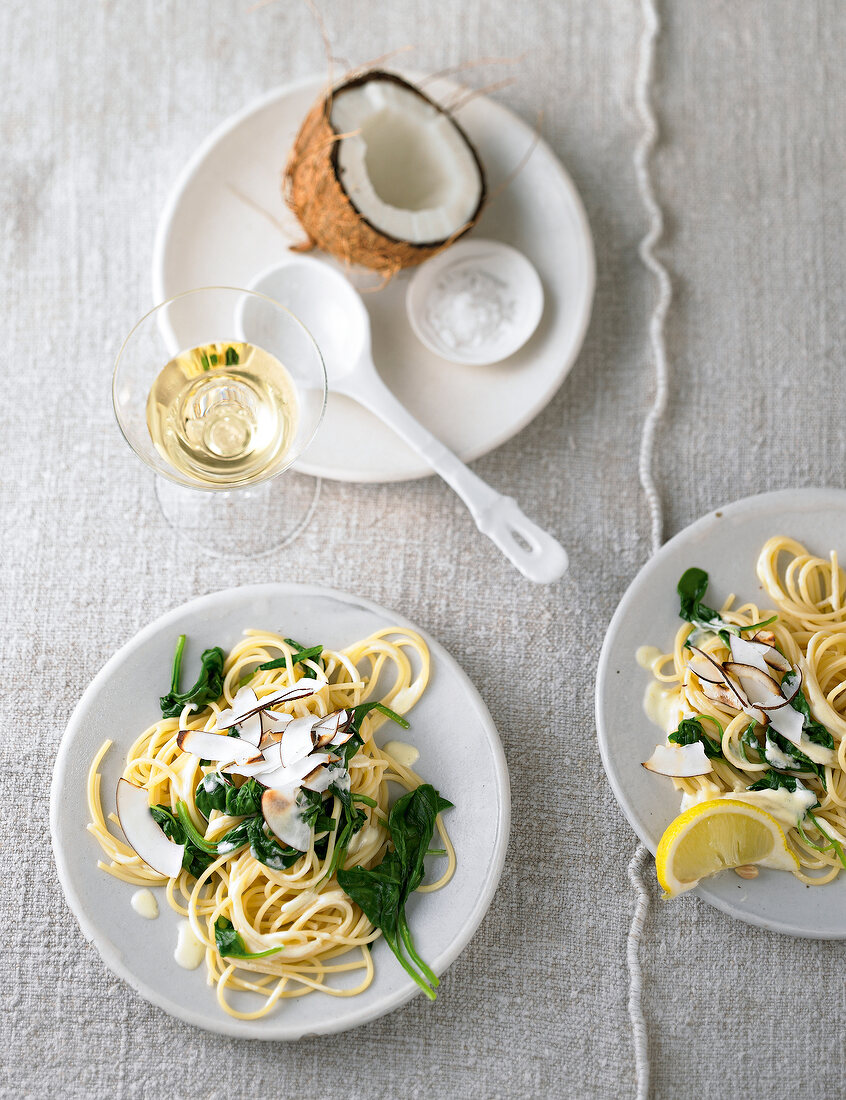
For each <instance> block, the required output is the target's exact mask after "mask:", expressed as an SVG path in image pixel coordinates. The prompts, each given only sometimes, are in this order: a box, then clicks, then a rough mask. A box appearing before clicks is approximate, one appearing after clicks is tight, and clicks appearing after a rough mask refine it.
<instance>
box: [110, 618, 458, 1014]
mask: <svg viewBox="0 0 846 1100" xmlns="http://www.w3.org/2000/svg"><path fill="white" fill-rule="evenodd" d="M296 658H297V651H296V650H295V649H294V647H293V646H292V644H291V643H290V641H286V640H285V639H283V638H281V637H280V636H278V635H276V634H272V633H268V632H265V631H259V630H247V631H245V636H244V639H243V640H242V641H241V642H239V643H238V644H237V645H236V646H235V647H234V649H233V650H232V651H231V652H230V653H229V655H228V656H227V658H226V661H225V664H224V666H223V673H224V681H223V694H222V697H221V698H220V699H219V700H217V701H216V702H212V703H210V704H209V705H208V707H207V708H205V709H203V710H202V712H200V713H197V712H195V711H194V710H193V708H192V707H191V706H186V707H185V708H184V709H183V710H182V713H181V715H180V716H179V717H178V718H165V719H162V720H161V721H159V722H156V723H155V724H154V725H152V726H151V727H150V728H149V729H147V730H145V731H144V732H143V733H142V734H141V735H140V736H139V737H138V738H137V739H136V741H135V742H134V743H133V745H132V746H131V748H130V749H129V752H128V754H127V758H126V766H125V768H124V771H123V777H124V778H125V779H127V780H129V781H130V782H131V783H133V784H135V785H136V786H139V787H142V788H144V789H145V790H146V791H147V792H148V794H149V802H150V805H151V806H164V807H169V808H170V809H171V810H176V809H177V807H178V804H179V803H182V804H184V806H185V807H187V812H188V814H189V815H190V819H191V823H192V825H193V827H194V828H195V829H196V830H197V831H198V832H199V833H200V834H201V835H202V838H203V840H204V841H206V842H209V844H210V845H212V846H213V845H214V844H215V842H219V841H220V839H221V838H222V837H223V836H224V835H225V834H227V833H228V832H229V831H230V830H231V829H232V828H233V826H237V825H238V824H239V822H240V821H241V820H242V819H241V818H239V817H235V816H229V815H227V814H226V813H223V812H220V811H218V810H216V809H212V810H211V811H210V813H209V815H208V820H207V819H206V817H205V816H204V815H203V813H202V812H201V811H200V809H199V808H198V806H197V797H196V796H197V792H198V786H199V785H200V784H201V783H202V782H203V780H204V777H205V776H208V775H209V774H210V773H213V772H214V771H215V765H214V764H211V765H210V764H208V763H207V762H204V761H201V760H200V758H199V757H198V756H196V755H192V754H191V753H190V752H183V751H181V749H180V747H179V745H178V744H177V733H178V732H179V731H180V730H212V729H213V728H214V725H215V722H216V720H217V716H218V715H219V714H220V713H221V711H223V710H225V709H227V708H229V707H230V706H231V704H232V700H233V698H234V697H235V695H236V693H237V692H238V690H239V687H240V686H241V685H242V684H243V683H244V682H245V681H247V680H248V681H249V685H250V687H251V688H252V689H253V690H254V691H255V693H256V695H257V696H258V699H259V701H260V700H261V699H262V698H263V697H267V696H269V695H270V694H272V693H273V692H278V690H279V689H280V688H286V687H290V686H292V685H294V684H296V683H297V682H298V680H300V679H303V678H310V679H314V680H318V681H319V685H318V689H317V690H316V691H315V692H314V693H313V694H311V695H309V696H308V697H307V698H302V699H298V700H295V701H293V702H291V703H287V704H286V705H285V709H286V710H287V711H289V712H290V713H292V714H294V715H295V716H296V717H305V716H306V715H314V716H315V718H321V717H324V716H326V715H329V714H332V713H334V712H336V711H339V710H342V709H350V708H355V707H356V706H358V705H360V704H362V703H366V702H368V701H372V700H373V699H374V692H376V691H377V690H378V685H379V682H380V681H384V680H385V679H386V678H387V679H388V680H391V681H392V682H391V683H390V686H389V688H388V689H387V690H386V691H384V692H380V694H379V695H378V696H375V698H377V699H378V700H379V701H380V702H381V703H383V704H385V705H386V706H389V707H390V708H391V709H392V710H393V711H395V712H396V713H397V714H400V715H401V714H404V713H405V712H407V711H408V710H409V709H410V708H411V707H413V706H414V704H415V703H416V702H417V701H418V700H419V699H420V697H421V695H422V694H423V692H424V690H425V688H426V685H427V682H428V679H429V670H430V658H429V652H428V649H427V647H426V644H425V642H424V641H423V639H422V638H421V637H420V636H419V635H418V634H416V633H414V632H413V631H411V630H405V629H393V628H386V629H383V630H380V631H377V632H376V633H375V634H372V635H370V636H369V637H367V638H364V639H363V640H361V641H359V642H356V643H354V644H353V645H351V646H349V647H348V648H346V649H344V650H341V651H330V650H325V649H324V650H323V652H322V653H321V654H320V656H319V657H316V658H312V659H306V660H302V661H300V660H298V659H296ZM280 659H281V661H280ZM295 659H296V660H295ZM269 662H273V663H277V664H279V667H276V668H272V669H266V670H258V666H260V665H266V664H268V663H269ZM415 666H416V670H415ZM384 721H385V718H384V716H383V715H382V714H380V713H379V712H378V711H376V710H372V711H370V712H369V713H368V714H367V715H366V717H364V718H363V720H362V722H361V726H360V730H359V734H360V737H361V740H362V744H361V745H359V746H358V747H357V749H356V750H355V753H354V755H352V756H351V758H350V759H349V762H348V765H347V767H348V771H349V780H350V794H351V796H352V799H353V800H355V803H356V807H357V810H360V811H361V814H362V817H363V821H362V820H361V819H357V820H358V821H359V827H358V829H357V830H356V831H355V834H354V835H353V836H352V838H351V840H350V841H349V846H348V848H347V850H346V853H345V858H343V859H342V860H341V861H340V866H341V867H351V866H356V867H363V868H372V867H374V866H376V865H377V864H379V861H380V859H382V858H383V857H384V856H385V853H386V852H387V851H388V850H389V840H390V834H389V831H388V828H387V819H388V813H389V791H388V784H389V783H396V784H399V785H400V786H401V787H403V788H405V790H406V791H414V790H416V789H417V788H418V787H419V786H420V785H421V783H422V780H421V779H420V777H419V776H418V775H417V774H416V773H415V772H414V771H412V770H411V769H410V768H408V767H405V766H403V765H402V764H401V763H400V762H399V761H398V760H396V759H395V758H394V757H393V756H392V755H391V754H390V753H388V752H386V751H385V750H384V749H380V748H378V747H377V746H376V744H375V743H374V740H373V735H374V733H375V732H376V730H377V728H378V727H379V725H380V724H381V723H382V722H384ZM283 736H284V735H283ZM110 745H111V742H110V741H107V742H106V743H105V744H104V745H103V746H102V747H101V748H100V750H99V752H98V753H97V755H96V757H95V758H94V760H93V762H92V764H91V768H90V771H89V776H88V805H89V811H90V815H91V821H90V824H89V825H88V828H89V830H90V831H91V832H92V833H93V834H94V836H95V837H96V839H97V841H98V842H99V844H100V846H101V848H102V850H103V853H104V855H105V857H106V860H101V861H99V862H98V867H100V868H101V869H102V870H104V871H106V872H107V873H108V874H110V875H113V876H114V877H116V878H118V879H121V880H122V881H124V882H128V883H132V884H133V885H136V886H166V891H167V899H168V902H169V903H170V905H171V907H172V908H173V909H174V910H176V912H178V913H180V914H181V915H182V916H184V917H186V918H187V919H188V921H189V922H190V925H191V929H192V931H193V933H194V935H195V936H196V938H197V939H198V940H199V941H200V942H201V943H202V944H203V945H204V947H205V961H206V967H207V972H208V979H209V983H210V984H213V985H215V986H216V988H217V999H218V1002H219V1004H220V1006H221V1008H222V1009H223V1010H224V1011H225V1012H227V1013H228V1014H229V1015H231V1016H235V1017H237V1018H239V1019H244V1020H252V1019H257V1018H259V1017H261V1016H264V1015H266V1014H267V1013H268V1012H270V1011H271V1010H272V1009H273V1008H274V1006H275V1005H276V1004H277V1003H278V1002H279V1001H281V1000H285V999H289V998H293V997H300V996H304V995H306V994H308V993H311V992H314V991H316V990H319V991H321V992H324V993H327V994H330V995H332V996H335V997H350V996H355V995H356V994H358V993H361V992H362V991H363V990H365V989H366V988H367V987H368V986H369V985H370V983H371V982H372V980H373V975H374V969H373V961H372V958H371V953H370V950H369V949H368V948H369V945H370V944H371V943H372V942H373V941H374V940H375V939H376V938H377V937H378V936H379V930H378V929H377V928H375V927H374V926H373V924H371V922H370V921H369V920H368V919H367V917H366V916H365V914H364V913H363V912H362V910H361V909H360V908H359V906H358V905H356V904H355V903H354V902H353V901H352V900H351V899H350V897H348V896H347V894H345V892H344V891H343V890H342V889H341V888H340V886H339V884H338V879H337V875H336V870H337V868H336V867H335V863H337V862H338V861H337V859H335V861H334V862H333V858H334V857H335V856H336V852H335V847H336V844H337V843H338V833H337V830H333V829H331V828H324V829H323V830H322V831H319V830H318V829H317V827H315V831H314V832H313V833H312V836H311V841H310V843H309V845H308V849H307V851H304V852H303V853H302V854H301V855H300V856H299V858H296V859H295V862H293V863H292V864H291V865H290V866H288V867H285V868H283V869H275V868H274V867H272V866H268V865H267V864H266V863H264V862H261V861H260V860H259V859H257V858H255V856H254V854H253V850H252V849H251V847H249V846H247V847H242V848H240V849H239V850H237V851H234V852H227V853H226V854H220V855H218V856H217V857H216V858H213V859H211V861H210V862H209V863H208V865H207V866H206V867H205V868H204V869H202V870H201V871H199V873H198V874H196V876H195V875H193V874H192V873H191V872H190V871H189V870H188V869H186V868H185V867H183V869H182V870H181V871H180V873H179V874H178V875H177V876H176V877H174V878H170V879H169V878H167V877H166V876H164V875H162V874H159V873H158V872H156V871H155V870H153V869H152V868H151V867H149V866H148V865H147V864H145V863H144V862H143V861H142V860H141V858H140V857H139V856H138V855H137V854H136V853H135V851H134V850H133V848H132V847H130V846H129V845H128V844H126V843H125V842H124V840H122V839H121V838H120V837H119V836H116V835H115V833H114V832H113V831H112V830H111V829H110V828H109V823H110V822H112V823H114V824H118V825H119V820H118V818H117V816H116V815H115V814H109V817H108V820H107V819H106V816H105V814H104V811H103V808H102V798H101V775H100V766H101V763H102V760H103V758H104V756H105V754H106V752H107V751H108V749H109V747H110ZM182 812H184V811H182ZM322 812H323V814H325V815H328V816H329V817H331V818H332V820H333V822H334V823H335V826H337V824H338V822H339V819H340V817H341V815H342V812H343V807H342V801H341V798H340V797H339V796H338V795H336V794H333V793H332V788H330V789H329V791H328V792H327V797H326V799H325V801H324V802H323V810H322ZM327 824H328V823H327ZM435 824H436V827H437V830H438V832H439V834H440V837H441V841H442V845H441V847H442V849H443V851H444V853H445V855H446V862H447V866H446V869H445V870H444V872H443V874H442V875H441V876H440V877H439V878H438V879H437V881H435V882H432V883H430V884H426V885H420V886H418V889H419V890H421V891H431V890H437V889H439V888H440V887H442V886H444V885H445V884H446V883H447V882H448V881H449V880H450V878H451V877H452V875H453V872H454V870H455V853H454V850H453V847H452V844H451V843H450V840H449V837H448V835H447V832H446V830H445V828H444V825H443V822H442V820H441V816H440V814H439V815H438V816H437V818H436V822H435ZM222 847H224V848H225V847H226V846H225V845H223V846H222ZM195 870H198V868H195ZM221 918H225V920H226V922H231V925H232V927H233V929H234V931H235V932H237V934H238V935H239V936H240V937H241V939H242V941H243V943H244V945H245V946H246V948H247V949H248V950H247V952H246V954H249V955H255V954H258V953H260V952H265V951H271V950H273V949H278V948H282V950H279V951H277V952H275V953H273V954H268V955H266V956H265V957H262V958H255V957H244V958H242V957H238V958H232V957H230V956H229V955H226V954H221V952H220V951H219V950H218V945H217V941H216V926H217V925H218V923H219V922H220V921H221ZM351 953H352V957H350V955H351ZM344 975H347V977H346V978H344V977H341V979H340V984H333V980H337V979H336V976H344ZM356 979H357V980H356ZM351 980H352V981H353V984H351V985H350V984H349V983H350V981H351ZM239 992H246V993H253V994H256V995H258V996H259V997H260V998H261V1003H260V1005H259V1006H258V1007H257V1008H255V1009H251V1010H250V1009H246V1008H244V1007H241V1005H240V1003H239V1004H238V1005H236V1004H233V1003H232V997H231V995H232V994H233V993H235V994H237V993H239Z"/></svg>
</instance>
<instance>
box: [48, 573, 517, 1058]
mask: <svg viewBox="0 0 846 1100" xmlns="http://www.w3.org/2000/svg"><path fill="white" fill-rule="evenodd" d="M393 625H404V626H409V625H410V624H409V623H406V622H405V621H404V620H402V619H401V618H400V617H399V616H397V615H395V614H394V613H393V612H391V611H387V610H386V609H385V608H382V607H379V606H378V605H376V604H373V603H370V602H369V601H367V600H363V599H358V598H357V597H355V596H350V595H346V594H344V593H341V592H334V591H331V590H329V589H322V588H317V587H310V586H306V585H295V584H265V585H253V586H250V587H245V588H233V589H229V590H227V591H224V592H215V593H212V594H211V595H208V596H203V597H201V598H200V599H196V600H192V601H191V602H190V603H187V604H184V605H183V606H182V607H177V608H176V609H175V610H173V611H170V612H168V614H166V615H164V616H162V617H161V618H160V619H157V620H156V621H155V622H154V623H151V624H150V625H149V626H148V627H146V628H145V629H144V630H142V631H141V632H140V633H139V634H138V635H137V636H136V637H135V638H133V639H132V640H131V641H130V642H128V643H127V644H126V645H125V646H124V647H123V648H122V649H121V650H119V652H118V653H116V654H115V655H114V656H113V657H112V658H111V660H109V661H108V663H107V664H106V665H105V666H104V668H103V669H102V670H101V671H100V672H99V673H98V675H97V676H96V677H95V679H94V680H93V682H92V683H91V685H90V686H89V687H88V689H87V690H86V692H85V694H84V695H83V696H82V699H81V700H80V702H79V704H78V705H77V707H76V709H75V710H74V712H73V715H72V717H71V720H70V722H69V723H68V727H67V730H66V731H65V734H64V737H63V738H62V742H61V745H60V748H59V754H58V758H57V760H56V765H55V770H54V773H53V786H52V791H51V800H50V827H51V832H52V837H53V848H54V852H55V856H56V864H57V867H58V871H59V878H60V880H61V883H62V887H63V889H64V892H65V897H66V898H67V901H68V904H69V905H70V907H71V909H72V910H73V912H74V914H75V915H76V918H77V920H78V921H79V924H80V926H81V928H82V931H83V933H84V935H85V937H86V939H88V940H89V941H91V942H92V943H93V944H94V946H95V947H96V948H97V950H98V951H99V952H100V954H101V956H102V957H103V960H104V962H105V963H106V965H107V966H109V967H110V968H111V969H112V970H113V971H114V972H115V973H116V974H118V975H119V976H120V977H121V978H123V979H124V980H125V981H126V982H128V983H129V985H131V986H132V988H133V989H135V990H137V992H139V993H140V994H141V995H142V996H143V997H145V998H146V999H147V1000H148V1001H151V1002H152V1003H153V1004H155V1005H158V1006H159V1007H160V1008H163V1009H164V1010H165V1011H166V1012H169V1013H170V1014H171V1015H173V1016H177V1017H179V1018H180V1019H182V1020H185V1021H187V1022H188V1023H191V1024H195V1025H196V1026H198V1027H202V1028H205V1029H207V1030H209V1031H217V1032H221V1033H224V1034H228V1035H235V1036H241V1037H244V1038H259V1039H297V1038H300V1037H302V1036H304V1035H318V1034H329V1033H332V1032H338V1031H344V1030H346V1029H347V1028H351V1027H356V1026H358V1025H359V1024H363V1023H366V1022H367V1021H368V1020H373V1019H375V1018H376V1017H378V1016H381V1015H383V1014H384V1013H386V1012H390V1011H391V1010H392V1009H394V1008H396V1007H397V1006H398V1005H401V1004H403V1003H404V1002H405V1001H407V1000H409V999H410V998H411V997H413V996H414V995H415V994H416V993H418V992H419V990H418V988H417V986H416V985H415V984H414V983H413V982H412V981H411V979H410V978H409V977H408V976H407V975H406V974H405V972H404V971H403V970H402V969H401V967H400V966H399V964H398V963H397V961H396V959H395V958H394V956H393V955H392V954H391V952H390V950H389V949H388V947H387V946H386V945H385V943H384V942H383V941H382V940H379V941H377V942H376V944H375V945H374V948H373V961H374V965H375V969H376V976H375V978H374V981H373V983H372V985H371V986H370V987H369V988H368V989H367V990H366V991H365V992H364V993H362V994H360V995H358V996H355V997H350V998H337V997H331V996H329V995H328V994H323V993H313V994H309V995H308V996H306V997H302V998H298V999H295V1000H289V1001H283V1002H281V1003H280V1007H279V1008H278V1009H277V1010H276V1011H274V1012H273V1013H272V1014H271V1015H269V1016H266V1017H264V1018H262V1019H259V1020H252V1021H250V1020H238V1019H234V1018H232V1017H230V1016H228V1015H226V1014H225V1013H224V1012H223V1011H222V1010H221V1009H220V1008H219V1006H218V1004H217V1001H216V997H215V992H214V990H213V989H212V988H211V987H209V986H208V985H207V984H206V973H205V966H204V965H203V966H201V967H200V968H199V969H197V970H194V971H186V970H183V969H180V967H179V966H178V965H177V964H176V962H175V961H174V958H173V952H174V948H175V946H176V929H177V924H178V920H179V918H178V916H177V914H176V913H175V912H173V911H172V910H171V909H170V907H169V906H168V904H167V900H166V898H165V896H164V891H163V890H161V889H160V890H158V891H157V893H158V895H159V909H160V916H159V917H158V919H157V920H154V921H147V920H144V919H142V918H141V917H139V916H138V915H137V914H136V913H135V912H134V911H133V910H132V909H131V908H130V897H131V895H132V893H133V891H134V887H132V886H130V885H128V884H127V883H124V882H120V881H118V880H117V879H114V878H112V877H111V876H109V875H107V874H105V873H104V872H103V871H100V870H98V869H97V866H96V864H97V859H98V858H99V856H100V854H101V853H100V849H99V845H98V844H97V843H96V841H95V839H94V838H93V836H91V834H90V833H88V832H87V831H86V828H85V826H86V823H87V821H88V811H87V807H86V775H87V771H88V768H89V765H90V763H91V759H92V757H93V755H94V753H95V752H96V751H97V749H98V748H99V747H100V745H101V744H102V742H103V741H104V740H105V739H106V738H111V739H113V740H114V742H115V743H114V745H113V746H112V748H111V749H110V750H109V753H108V754H107V756H106V758H105V761H104V767H103V784H102V790H103V796H104V806H105V809H106V812H107V813H108V812H109V811H110V810H112V809H113V808H114V796H113V792H114V790H115V788H116V785H117V780H118V778H119V776H120V774H121V771H122V768H123V764H124V761H125V756H126V751H127V749H128V748H129V746H130V745H131V743H132V741H133V740H134V739H135V737H136V736H137V735H138V733H140V732H141V731H142V730H143V729H145V728H146V727H147V726H148V725H150V724H151V723H152V722H154V721H156V720H157V719H158V718H159V716H160V711H159V708H158V702H157V700H158V696H159V695H160V694H162V693H163V690H164V689H166V688H167V686H168V684H167V681H168V680H169V668H170V664H171V660H172V654H173V647H174V644H175V640H176V638H177V636H178V635H179V634H182V633H184V634H187V635H188V639H189V641H188V646H187V647H186V662H185V666H184V667H185V669H186V675H187V674H188V670H189V669H193V668H196V667H197V666H198V663H199V654H200V652H201V651H202V650H203V649H205V648H207V647H208V646H212V645H221V646H223V647H224V649H227V650H228V649H229V648H231V647H232V646H233V645H234V643H235V642H236V641H237V640H238V638H239V637H240V635H241V632H242V631H243V630H244V629H245V628H246V627H250V626H253V627H258V628H269V629H271V630H276V631H279V632H281V633H282V634H284V635H286V636H289V637H296V638H299V639H303V640H308V642H309V643H315V642H317V641H320V642H321V643H323V644H325V645H326V646H328V647H332V648H342V647H343V646H345V645H348V644H350V643H351V642H353V641H355V640H356V639H358V638H362V637H364V636H366V635H367V634H370V633H372V632H373V631H374V630H377V629H379V628H381V627H385V626H393ZM421 633H422V632H421ZM424 636H425V635H424ZM426 641H427V644H428V645H429V646H430V649H431V653H432V677H431V681H430V684H429V687H428V688H427V690H426V692H425V693H424V695H423V698H422V699H421V700H420V702H419V703H418V704H417V705H416V706H415V707H414V708H413V709H412V710H411V711H410V712H409V715H408V718H409V721H410V722H411V729H410V730H409V731H398V730H397V727H396V726H393V725H392V724H391V723H387V725H390V726H391V730H388V729H387V728H385V727H383V728H382V729H380V730H379V732H378V733H377V735H376V736H377V741H379V743H382V741H384V740H387V739H389V738H390V737H396V736H397V735H398V733H399V735H400V736H401V737H402V739H403V740H405V741H408V742H411V743H413V744H415V745H416V746H417V747H418V748H419V750H420V759H419V761H418V762H417V764H416V765H415V768H416V769H417V770H418V772H419V774H420V775H422V776H423V777H424V778H425V779H426V780H427V781H429V782H431V783H433V784H434V786H435V787H436V788H437V789H438V790H439V791H440V792H441V793H442V794H443V795H444V796H445V797H447V798H449V799H450V801H452V802H454V804H455V808H454V809H453V810H450V811H449V812H448V814H447V815H446V817H445V820H446V823H447V826H448V828H449V832H450V836H451V838H452V840H453V843H454V844H455V849H456V856H457V861H458V862H457V869H456V872H455V876H454V878H453V880H452V881H451V882H450V883H449V885H448V886H446V887H444V888H443V889H442V890H440V891H436V892H435V893H431V894H415V895H413V896H412V898H411V900H410V902H409V907H408V915H409V924H410V926H411V928H412V932H413V935H414V937H415V941H416V944H417V948H418V951H419V952H420V954H421V956H422V957H423V958H424V959H426V960H427V962H429V964H430V965H431V966H432V967H433V969H434V970H435V971H436V972H437V973H439V974H442V973H443V972H444V970H445V969H446V968H447V967H448V966H449V964H450V963H451V962H452V961H453V960H454V959H455V958H456V957H457V955H458V954H459V953H460V952H461V950H462V949H463V948H464V947H465V946H466V944H467V943H468V941H469V940H470V937H471V936H472V935H473V933H474V931H475V930H476V928H477V927H478V925H479V923H480V922H481V920H482V918H483V916H484V915H485V912H486V911H487V908H488V906H489V905H490V903H491V899H492V898H493V895H494V891H495V890H496V886H497V883H498V881H499V876H500V873H501V871H502V864H503V860H504V858H505V849H506V845H507V843H508V830H509V822H510V794H509V785H508V771H507V768H506V763H505V757H504V754H503V751H502V745H501V744H500V741H499V738H498V736H497V732H496V729H495V727H494V724H493V722H492V720H491V717H490V714H489V713H488V711H487V710H486V708H485V705H484V703H483V702H482V700H481V698H480V697H479V694H478V692H477V691H476V689H475V688H474V687H473V685H472V684H471V683H470V681H469V680H468V679H467V677H466V676H465V674H464V673H463V672H462V670H461V669H460V668H459V666H458V665H457V664H456V662H455V661H454V660H453V659H452V658H451V657H450V656H449V654H448V653H447V652H446V651H445V650H444V649H443V648H442V647H441V646H440V645H438V643H437V642H435V641H433V640H432V639H431V638H426ZM433 871H434V872H437V862H435V866H434V867H433ZM441 990H442V992H441V996H442V997H443V998H446V997H448V996H449V988H448V986H447V988H446V989H444V987H443V986H442V987H441ZM253 1007H255V1002H254V1004H253ZM432 1011H433V1012H437V1011H438V1005H437V1004H435V1005H434V1006H433V1007H432Z"/></svg>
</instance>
